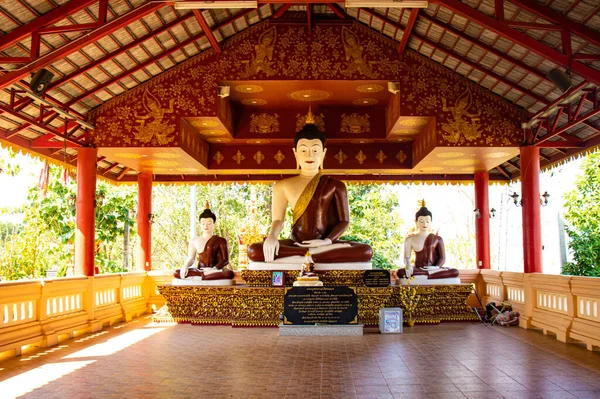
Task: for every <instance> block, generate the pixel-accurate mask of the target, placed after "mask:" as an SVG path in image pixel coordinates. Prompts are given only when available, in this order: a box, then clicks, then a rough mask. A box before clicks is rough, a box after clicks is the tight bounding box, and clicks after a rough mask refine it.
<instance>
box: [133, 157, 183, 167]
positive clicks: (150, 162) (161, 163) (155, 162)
mask: <svg viewBox="0 0 600 399" xmlns="http://www.w3.org/2000/svg"><path fill="white" fill-rule="evenodd" d="M141 165H143V166H161V167H168V166H177V165H179V162H176V161H158V160H155V159H149V160H147V161H142V162H141Z"/></svg>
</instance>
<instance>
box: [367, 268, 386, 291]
mask: <svg viewBox="0 0 600 399" xmlns="http://www.w3.org/2000/svg"><path fill="white" fill-rule="evenodd" d="M363 282H364V284H365V286H367V287H374V288H383V287H389V286H390V271H389V270H385V269H373V270H365V273H364V274H363Z"/></svg>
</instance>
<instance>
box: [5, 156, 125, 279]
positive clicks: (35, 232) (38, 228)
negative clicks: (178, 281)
mask: <svg viewBox="0 0 600 399" xmlns="http://www.w3.org/2000/svg"><path fill="white" fill-rule="evenodd" d="M61 175H62V170H60V169H58V168H52V167H51V168H50V173H49V184H48V188H47V190H46V192H45V193H44V192H43V191H42V190H41V189H40V188H39V187H37V186H34V187H31V188H30V190H29V195H28V201H27V203H26V204H25V205H24V206H23V213H24V220H23V225H22V227H21V230H20V231H18V232H16V233H14V234H11V235H10V237H9V236H8V235H6V238H5V239H4V240H3V241H2V244H3V245H2V248H3V250H2V251H0V276H1V277H2V278H4V279H6V280H16V279H22V278H39V277H42V276H44V275H45V273H46V271H47V270H58V276H64V275H65V274H66V273H67V269H68V268H69V267H71V266H73V254H74V238H75V200H76V189H77V184H76V182H75V181H74V180H72V179H67V182H66V183H65V182H64V181H63V179H62V178H61ZM96 192H97V199H96V266H98V267H99V269H100V272H101V273H107V272H116V271H125V270H124V268H123V260H122V253H123V245H122V242H121V243H120V242H119V241H118V238H119V237H122V235H123V228H124V226H125V224H127V225H128V226H133V222H134V221H133V219H132V218H131V217H130V216H129V214H130V213H131V209H134V208H135V189H134V188H131V187H125V188H117V187H109V186H108V185H106V184H105V183H99V184H98V187H97V191H96ZM121 241H122V240H121Z"/></svg>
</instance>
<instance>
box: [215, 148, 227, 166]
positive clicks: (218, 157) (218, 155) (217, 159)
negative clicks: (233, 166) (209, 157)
mask: <svg viewBox="0 0 600 399" xmlns="http://www.w3.org/2000/svg"><path fill="white" fill-rule="evenodd" d="M213 159H214V160H215V162H216V163H217V165H221V162H223V160H224V159H225V157H223V154H221V151H217V152H216V153H215V155H213Z"/></svg>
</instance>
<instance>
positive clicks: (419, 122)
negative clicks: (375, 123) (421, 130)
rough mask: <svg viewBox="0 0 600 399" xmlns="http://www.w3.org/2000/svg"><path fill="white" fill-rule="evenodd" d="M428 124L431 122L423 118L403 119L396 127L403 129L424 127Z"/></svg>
mask: <svg viewBox="0 0 600 399" xmlns="http://www.w3.org/2000/svg"><path fill="white" fill-rule="evenodd" d="M427 123H429V121H428V120H427V119H423V118H402V119H400V120H399V121H398V123H396V125H398V126H402V127H423V126H425V125H426V124H427Z"/></svg>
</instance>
